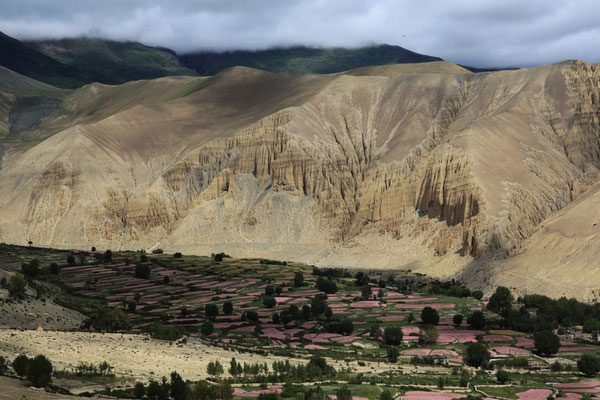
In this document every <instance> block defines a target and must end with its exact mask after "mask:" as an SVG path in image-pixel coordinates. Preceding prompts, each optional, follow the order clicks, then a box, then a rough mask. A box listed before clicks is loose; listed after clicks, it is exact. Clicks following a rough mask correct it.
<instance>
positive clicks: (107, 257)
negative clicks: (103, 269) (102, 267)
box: [104, 250, 112, 262]
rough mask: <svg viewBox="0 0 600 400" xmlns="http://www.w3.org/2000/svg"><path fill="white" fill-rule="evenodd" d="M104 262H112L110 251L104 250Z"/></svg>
mask: <svg viewBox="0 0 600 400" xmlns="http://www.w3.org/2000/svg"><path fill="white" fill-rule="evenodd" d="M104 261H106V262H111V261H112V251H111V250H106V251H105V252H104Z"/></svg>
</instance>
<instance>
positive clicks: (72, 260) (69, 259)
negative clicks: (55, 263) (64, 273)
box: [67, 254, 75, 267]
mask: <svg viewBox="0 0 600 400" xmlns="http://www.w3.org/2000/svg"><path fill="white" fill-rule="evenodd" d="M67 264H69V265H70V266H71V267H72V266H74V265H75V257H74V256H73V254H69V256H68V257H67Z"/></svg>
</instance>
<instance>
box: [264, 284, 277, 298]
mask: <svg viewBox="0 0 600 400" xmlns="http://www.w3.org/2000/svg"><path fill="white" fill-rule="evenodd" d="M274 294H275V287H274V286H271V285H269V286H267V287H265V295H266V296H273V295H274Z"/></svg>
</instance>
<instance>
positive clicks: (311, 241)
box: [0, 61, 600, 298]
mask: <svg viewBox="0 0 600 400" xmlns="http://www.w3.org/2000/svg"><path fill="white" fill-rule="evenodd" d="M599 69H600V68H599V67H598V66H595V67H593V66H590V65H588V64H586V63H583V62H575V61H569V62H563V63H559V64H555V65H548V66H543V67H538V68H534V69H530V70H515V71H500V72H493V73H480V74H472V73H470V72H468V71H466V70H464V69H462V68H460V67H457V66H454V65H452V64H449V63H444V62H439V63H427V64H419V65H413V66H411V65H398V66H384V67H373V68H361V69H358V70H354V71H349V72H348V73H340V74H333V75H320V76H317V75H304V76H302V75H278V74H271V73H267V72H261V71H256V70H251V69H248V68H232V69H230V70H227V71H224V72H223V73H221V74H219V75H217V76H214V77H211V78H184V77H178V78H162V79H157V80H152V81H139V82H131V83H128V84H125V85H121V86H106V85H97V84H93V85H88V86H86V87H83V88H81V89H78V90H76V91H73V92H64V93H62V92H61V93H60V96H62V97H61V99H62V100H61V103H60V106H59V107H58V108H57V109H55V110H54V111H52V113H50V114H49V115H45V116H44V118H43V120H42V121H40V122H39V123H38V124H35V126H34V127H33V128H31V129H29V130H26V131H24V132H20V133H19V134H12V136H11V135H9V136H5V137H8V138H9V139H10V140H7V139H3V142H2V145H3V148H4V152H3V157H2V164H0V165H1V166H2V168H1V169H0V193H1V196H0V240H2V241H6V242H11V243H23V242H27V241H28V240H32V241H33V242H34V243H36V244H40V245H48V246H61V247H89V246H92V245H94V246H96V247H104V248H112V249H118V248H132V249H139V248H149V247H161V248H164V249H165V250H172V251H183V252H191V253H201V254H207V253H211V252H216V251H225V252H229V253H232V255H240V256H241V255H243V256H252V255H254V256H262V257H272V258H281V259H294V260H300V261H306V262H310V263H315V264H318V265H331V266H347V267H360V268H395V269H412V270H413V271H420V272H425V273H428V274H432V275H436V276H440V277H444V278H450V277H456V278H460V279H463V280H465V281H467V282H468V283H470V284H471V285H473V286H477V287H483V288H486V287H490V286H491V285H496V284H507V285H514V286H515V287H516V288H517V289H526V287H527V285H528V284H529V282H528V280H531V279H535V280H540V281H543V280H544V279H550V278H546V277H545V275H544V274H543V273H542V274H540V273H538V274H536V273H533V272H531V273H528V275H527V276H522V275H519V277H518V278H514V279H512V278H510V277H511V276H517V275H515V274H500V275H499V274H498V273H497V271H501V270H503V269H504V268H511V271H513V270H519V268H518V266H514V264H511V263H513V262H514V260H516V259H519V258H521V259H523V260H524V261H523V262H530V261H526V260H531V259H532V258H534V257H535V254H530V253H531V250H530V249H531V248H533V247H535V246H538V247H539V246H541V247H543V245H542V244H536V243H537V242H535V241H536V240H537V241H539V242H540V243H541V242H544V240H546V238H545V236H544V235H543V234H542V233H541V232H543V230H542V228H541V227H542V226H543V225H544V223H545V221H550V220H551V219H552V218H557V216H558V215H561V214H560V213H568V212H569V211H568V210H569V209H570V207H574V205H575V204H579V205H578V207H579V208H578V210H579V212H582V211H581V210H582V209H584V208H585V207H593V202H592V201H587V202H583V203H584V204H583V205H581V204H580V203H577V202H578V201H581V200H580V198H583V197H582V196H584V195H585V194H587V193H588V192H589V190H590V189H589V188H590V187H592V188H594V187H595V186H594V185H595V182H597V176H596V175H597V170H598V167H600V125H599V117H600V95H599V93H600V83H599V82H600V70H599ZM10 76H11V80H12V81H14V79H15V78H14V75H10ZM5 79H7V78H5ZM23 79H25V78H23ZM12 81H11V82H12ZM2 87H3V93H2V97H1V98H0V99H4V100H1V101H0V117H2V118H1V119H0V128H2V129H3V127H4V125H7V127H8V128H7V129H8V130H10V124H11V122H10V121H11V118H12V119H13V120H15V118H17V117H18V116H17V117H15V115H13V114H11V111H10V110H11V104H13V103H14V98H18V97H19V90H20V87H18V85H14V84H12V85H7V84H5V85H3V86H2ZM5 109H6V110H5ZM5 111H6V112H5ZM11 115H12V117H11ZM7 129H4V130H7ZM582 193H585V194H584V195H582ZM598 222H600V221H598ZM567 225H568V224H567ZM572 229H573V230H574V231H576V228H575V227H573V228H572ZM590 229H591V232H589V235H587V236H586V238H581V240H583V241H587V240H588V239H589V238H590V237H592V236H594V235H597V234H599V233H600V227H596V226H595V225H594V226H592V227H591V228H590ZM594 237H595V236H594ZM592 248H593V246H592ZM544 251H545V252H546V256H547V257H549V258H548V261H547V262H548V263H549V264H552V260H557V259H559V258H557V257H554V258H552V256H551V254H552V251H553V247H546V248H544ZM560 251H564V249H563V250H560ZM581 252H582V254H581V255H580V256H578V258H579V259H586V257H587V256H586V254H589V256H590V257H592V254H591V253H590V252H591V250H590V248H587V250H585V249H583V250H581ZM573 262H575V261H573ZM578 262H580V261H578ZM492 265H495V267H494V268H492V267H491V266H492ZM547 267H548V268H550V269H552V270H553V271H560V270H561V269H560V266H554V265H548V266H547ZM528 268H529V269H530V267H528ZM544 268H545V266H544V265H540V266H539V267H537V269H536V271H542V270H543V269H544ZM589 268H590V274H593V271H594V268H597V266H594V267H589ZM556 273H557V274H558V273H559V272H556ZM548 276H550V275H548ZM551 276H552V279H555V277H556V276H557V275H556V274H554V275H551ZM568 276H569V274H568V272H565V277H567V278H568ZM503 279H505V280H504V281H503ZM574 282H575V281H574ZM577 282H578V283H577V285H578V286H573V288H572V289H569V290H568V291H567V292H568V293H566V294H567V295H577V296H578V297H584V298H592V297H594V296H596V295H598V294H600V281H598V282H596V281H595V280H594V279H588V280H584V281H577ZM539 286H540V287H542V288H543V285H539ZM567 286H568V285H567ZM538 291H540V290H538ZM549 294H552V293H549Z"/></svg>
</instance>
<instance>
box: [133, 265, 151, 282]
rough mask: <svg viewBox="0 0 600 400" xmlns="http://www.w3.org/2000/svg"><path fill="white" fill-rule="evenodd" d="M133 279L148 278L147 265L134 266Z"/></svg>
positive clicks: (148, 270)
mask: <svg viewBox="0 0 600 400" xmlns="http://www.w3.org/2000/svg"><path fill="white" fill-rule="evenodd" d="M135 277H136V278H139V279H148V278H149V277H150V266H149V265H148V264H137V265H136V266H135Z"/></svg>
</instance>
